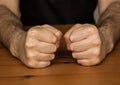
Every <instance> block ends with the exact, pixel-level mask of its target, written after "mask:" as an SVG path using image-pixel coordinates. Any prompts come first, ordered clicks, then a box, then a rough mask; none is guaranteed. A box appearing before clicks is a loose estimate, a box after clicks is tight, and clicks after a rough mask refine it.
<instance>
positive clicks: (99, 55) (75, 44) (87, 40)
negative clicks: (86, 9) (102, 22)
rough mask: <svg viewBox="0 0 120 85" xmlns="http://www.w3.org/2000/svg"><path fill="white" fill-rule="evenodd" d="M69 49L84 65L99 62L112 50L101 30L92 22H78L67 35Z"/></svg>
mask: <svg viewBox="0 0 120 85" xmlns="http://www.w3.org/2000/svg"><path fill="white" fill-rule="evenodd" d="M64 37H65V40H66V43H67V49H68V50H70V51H72V56H73V58H75V59H77V62H78V63H79V64H81V65H84V66H91V65H96V64H99V63H100V62H101V61H102V60H103V59H104V58H105V56H106V54H107V53H108V52H110V50H108V48H109V47H108V45H107V44H109V42H108V41H107V40H106V39H105V37H108V36H104V35H103V33H102V32H101V30H98V29H97V27H96V26H94V25H91V24H76V25H74V26H73V27H72V28H71V29H70V30H69V31H68V32H67V33H66V34H65V35H64Z"/></svg>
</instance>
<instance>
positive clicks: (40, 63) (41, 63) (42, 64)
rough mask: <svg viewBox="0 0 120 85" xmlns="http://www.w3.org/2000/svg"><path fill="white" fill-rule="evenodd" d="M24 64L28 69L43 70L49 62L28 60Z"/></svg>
mask: <svg viewBox="0 0 120 85" xmlns="http://www.w3.org/2000/svg"><path fill="white" fill-rule="evenodd" d="M25 64H26V65H27V66H28V67H30V68H44V67H47V66H49V65H50V61H35V60H30V61H27V62H25Z"/></svg>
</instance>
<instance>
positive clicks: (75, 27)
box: [64, 24, 82, 43]
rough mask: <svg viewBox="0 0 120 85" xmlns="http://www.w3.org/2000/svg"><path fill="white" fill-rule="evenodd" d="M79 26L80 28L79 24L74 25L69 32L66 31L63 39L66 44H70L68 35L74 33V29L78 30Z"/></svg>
mask: <svg viewBox="0 0 120 85" xmlns="http://www.w3.org/2000/svg"><path fill="white" fill-rule="evenodd" d="M81 26H82V25H81V24H76V25H74V26H73V27H72V28H71V29H70V30H68V31H67V32H66V33H65V35H64V38H65V41H66V42H67V43H70V42H71V40H70V35H71V33H72V32H73V31H75V30H76V29H78V28H79V27H81Z"/></svg>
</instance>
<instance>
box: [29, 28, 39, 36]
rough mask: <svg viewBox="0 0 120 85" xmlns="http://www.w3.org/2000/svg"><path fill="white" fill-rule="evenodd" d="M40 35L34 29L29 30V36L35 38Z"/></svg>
mask: <svg viewBox="0 0 120 85" xmlns="http://www.w3.org/2000/svg"><path fill="white" fill-rule="evenodd" d="M37 33H38V31H37V30H36V29H34V28H31V29H29V30H28V32H27V35H28V36H29V35H31V36H35V35H36V34H37Z"/></svg>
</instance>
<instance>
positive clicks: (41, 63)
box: [39, 61, 51, 68]
mask: <svg viewBox="0 0 120 85" xmlns="http://www.w3.org/2000/svg"><path fill="white" fill-rule="evenodd" d="M50 63H51V62H50V61H47V62H42V61H41V62H39V68H44V67H47V66H49V65H50Z"/></svg>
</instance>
